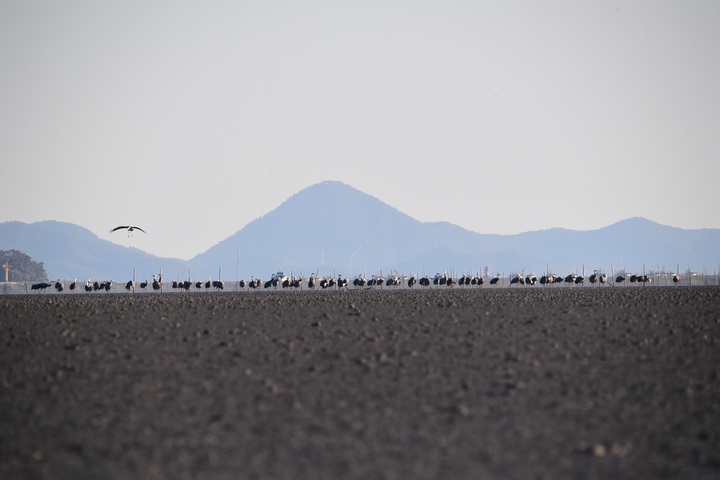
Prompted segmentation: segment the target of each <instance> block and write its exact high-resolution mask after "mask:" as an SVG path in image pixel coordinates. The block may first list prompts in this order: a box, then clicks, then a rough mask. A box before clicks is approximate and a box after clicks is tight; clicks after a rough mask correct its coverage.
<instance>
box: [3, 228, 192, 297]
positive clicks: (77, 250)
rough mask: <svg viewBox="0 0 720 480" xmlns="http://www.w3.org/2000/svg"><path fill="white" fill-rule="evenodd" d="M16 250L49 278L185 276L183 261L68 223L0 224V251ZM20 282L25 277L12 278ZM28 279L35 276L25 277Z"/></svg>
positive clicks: (117, 280)
mask: <svg viewBox="0 0 720 480" xmlns="http://www.w3.org/2000/svg"><path fill="white" fill-rule="evenodd" d="M11 249H14V250H20V251H21V252H23V253H25V254H27V255H29V256H30V257H31V258H32V259H33V260H34V261H36V262H43V264H44V266H45V271H46V272H47V274H48V278H49V279H50V280H55V279H63V280H68V279H75V278H76V279H78V280H87V279H92V280H113V281H116V282H123V283H124V282H126V281H128V280H130V279H131V278H132V275H133V269H135V271H136V275H137V280H138V282H140V281H142V280H144V279H151V278H152V275H153V274H156V273H159V272H160V271H162V272H163V276H165V278H175V277H176V276H178V275H182V276H183V278H184V277H186V276H187V262H185V261H183V260H177V259H172V258H160V257H156V256H154V255H150V254H149V253H145V252H143V251H141V250H138V249H136V248H129V247H123V246H121V245H117V244H114V243H112V242H109V241H107V240H103V239H101V238H99V237H98V236H97V235H95V234H94V233H92V232H91V231H90V230H88V229H86V228H83V227H79V226H77V225H73V224H71V223H65V222H56V221H43V222H35V223H30V224H28V223H22V222H5V223H0V250H11ZM15 280H17V281H23V280H26V279H15ZM27 280H29V281H32V280H35V279H27Z"/></svg>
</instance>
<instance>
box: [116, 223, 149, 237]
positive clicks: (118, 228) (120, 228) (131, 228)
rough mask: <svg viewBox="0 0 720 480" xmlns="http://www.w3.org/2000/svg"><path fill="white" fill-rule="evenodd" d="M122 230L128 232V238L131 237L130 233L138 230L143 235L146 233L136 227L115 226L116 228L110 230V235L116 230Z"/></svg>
mask: <svg viewBox="0 0 720 480" xmlns="http://www.w3.org/2000/svg"><path fill="white" fill-rule="evenodd" d="M123 229H125V230H127V231H128V237H132V232H134V231H135V230H140V231H141V232H143V233H147V232H146V231H145V230H143V229H142V228H140V227H136V226H134V225H120V226H117V227H115V228H113V229H112V230H110V233H112V232H116V231H118V230H123Z"/></svg>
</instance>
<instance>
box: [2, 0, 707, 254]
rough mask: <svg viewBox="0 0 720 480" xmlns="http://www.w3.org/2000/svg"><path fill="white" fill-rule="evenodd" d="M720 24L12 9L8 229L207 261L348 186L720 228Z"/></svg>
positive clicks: (318, 8)
mask: <svg viewBox="0 0 720 480" xmlns="http://www.w3.org/2000/svg"><path fill="white" fill-rule="evenodd" d="M719 24H720V2H718V1H717V0H708V1H685V0H683V1H680V0H678V1H672V2H667V1H658V0H648V1H618V2H607V1H601V2H578V1H543V2H535V1H527V2H517V1H502V2H483V1H448V0H442V1H417V0H413V1H407V2H401V1H387V0H385V1H377V2H376V1H349V2H346V1H336V0H333V1H327V2H320V1H304V2H277V1H268V0H262V1H227V2H212V1H211V2H181V1H175V0H173V1H152V2H145V1H125V0H123V1H102V2H97V1H83V2H80V1H72V0H71V1H67V2H56V1H32V2H30V1H11V0H0V68H2V74H1V75H0V158H1V159H2V180H3V183H2V191H3V193H4V195H3V201H2V202H1V203H0V221H9V220H20V221H24V222H34V221H38V220H60V221H66V222H72V223H76V224H78V225H81V226H83V227H86V228H88V229H90V230H91V231H92V232H94V233H95V234H97V235H98V236H100V237H102V238H106V239H110V240H113V241H116V242H117V243H120V244H122V245H132V246H135V247H137V248H140V249H142V250H145V251H147V252H150V253H153V254H156V255H161V256H172V257H179V258H190V257H192V256H194V255H196V254H198V253H202V252H203V251H205V250H207V249H208V248H210V247H212V246H213V245H215V244H216V243H218V242H220V241H221V240H224V239H225V238H227V237H228V236H230V235H232V234H233V233H235V232H236V231H238V230H240V229H241V228H242V227H244V226H245V225H246V224H248V223H249V222H251V221H252V220H254V219H256V218H258V217H261V216H263V215H264V214H266V213H268V212H269V211H271V210H272V209H274V208H275V207H277V206H278V205H279V204H280V203H282V202H283V201H284V200H286V199H287V198H288V197H290V196H291V195H293V194H294V193H297V192H298V191H300V190H302V189H304V188H306V187H308V186H310V185H313V184H315V183H318V182H321V181H323V180H340V181H342V182H345V183H347V184H349V185H351V186H353V187H355V188H357V189H359V190H361V191H363V192H365V193H368V194H370V195H373V196H375V197H377V198H378V199H380V200H382V201H383V202H385V203H387V204H389V205H391V206H393V207H395V208H397V209H398V210H400V211H402V212H404V213H407V214H408V215H410V216H412V217H414V218H416V219H417V220H420V221H438V220H444V221H449V222H451V223H454V224H457V225H460V226H462V227H464V228H467V229H469V230H473V231H476V232H479V233H502V234H511V233H518V232H524V231H529V230H538V229H545V228H551V227H566V228H572V229H582V230H585V229H595V228H600V227H603V226H606V225H609V224H612V223H615V222H617V221H619V220H622V219H625V218H628V217H632V216H643V217H646V218H649V219H651V220H654V221H656V222H659V223H663V224H667V225H673V226H678V227H683V228H703V227H712V228H720V208H719V206H720V188H719V187H720V166H719V165H720V164H719V162H720V53H719V52H718V47H719V46H720V28H718V25H719ZM327 201H328V202H332V199H331V198H328V200H327ZM125 223H131V224H136V225H140V226H142V227H143V228H145V229H146V230H147V231H148V235H142V234H141V233H136V234H135V236H134V237H133V238H132V239H128V238H127V234H125V233H115V234H110V233H109V230H110V229H111V228H112V227H114V226H116V225H119V224H125ZM283 233H284V234H287V236H288V241H296V240H294V239H292V232H283Z"/></svg>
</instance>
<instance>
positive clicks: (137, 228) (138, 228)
mask: <svg viewBox="0 0 720 480" xmlns="http://www.w3.org/2000/svg"><path fill="white" fill-rule="evenodd" d="M133 229H135V230H140V231H141V232H143V233H147V232H146V231H145V230H143V229H142V228H140V227H133Z"/></svg>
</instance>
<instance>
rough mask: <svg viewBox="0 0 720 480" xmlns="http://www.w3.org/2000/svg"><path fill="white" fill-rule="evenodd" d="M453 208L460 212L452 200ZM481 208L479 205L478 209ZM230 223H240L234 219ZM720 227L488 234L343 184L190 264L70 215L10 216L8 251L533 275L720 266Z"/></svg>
mask: <svg viewBox="0 0 720 480" xmlns="http://www.w3.org/2000/svg"><path fill="white" fill-rule="evenodd" d="M448 208H452V207H451V206H449V207H448ZM481 213H482V212H481V211H480V212H479V214H481ZM228 221H231V220H228ZM718 245H720V229H698V230H685V229H680V228H675V227H669V226H664V225H660V224H657V223H654V222H652V221H650V220H647V219H644V218H630V219H627V220H623V221H620V222H617V223H615V224H613V225H610V226H607V227H604V228H601V229H597V230H591V231H575V230H568V229H562V228H552V229H548V230H540V231H533V232H526V233H521V234H517V235H492V234H479V233H475V232H471V231H468V230H466V229H463V228H461V227H459V226H456V225H452V224H450V223H446V222H433V223H423V222H419V221H417V220H415V219H413V218H412V217H410V216H408V215H406V214H404V213H402V212H400V211H398V210H397V209H395V208H393V207H391V206H389V205H387V204H385V203H383V202H381V201H380V200H378V199H377V198H375V197H373V196H370V195H367V194H365V193H363V192H360V191H358V190H356V189H354V188H352V187H350V186H348V185H346V184H344V183H341V182H335V181H328V182H322V183H319V184H316V185H312V186H310V187H308V188H306V189H304V190H302V191H300V192H298V193H296V194H295V195H292V196H291V197H290V198H288V199H287V200H286V201H285V202H284V203H282V204H281V205H280V206H278V207H277V208H276V209H274V210H273V211H271V212H269V213H267V214H266V215H264V216H262V217H260V218H258V219H256V220H254V221H253V222H250V223H249V224H247V225H246V226H245V227H243V228H242V229H241V230H239V231H238V232H236V233H235V234H234V235H232V236H230V237H228V238H226V239H224V240H222V241H220V242H219V243H218V244H216V245H215V246H213V247H212V248H210V249H208V250H207V251H206V252H203V253H201V254H199V255H197V256H195V257H194V258H192V259H191V260H189V261H183V260H179V259H172V258H161V257H157V256H154V255H150V254H148V253H145V252H143V251H141V250H138V249H135V248H128V247H123V246H120V245H116V244H113V243H111V242H108V241H106V240H102V239H100V238H98V237H97V236H96V235H94V234H93V233H92V232H90V231H89V230H87V229H85V228H82V227H79V226H76V225H72V224H68V223H62V222H55V221H46V222H36V223H32V224H26V223H22V222H6V223H1V224H0V250H9V249H17V250H20V251H22V252H24V253H26V254H28V255H30V257H32V259H33V260H35V261H38V262H43V263H44V266H45V269H46V271H47V273H48V276H49V278H51V279H55V278H62V279H70V278H77V279H85V278H92V279H113V280H115V281H125V280H127V279H129V278H130V277H131V275H132V271H133V269H135V270H136V271H137V276H138V280H142V279H145V278H147V277H150V276H151V275H152V274H153V273H157V272H159V271H161V270H162V272H163V276H164V277H165V278H166V279H175V278H180V279H184V278H187V276H188V272H190V275H191V276H192V279H193V280H198V279H200V280H202V279H207V278H209V277H212V278H217V276H218V274H219V272H221V273H222V278H223V279H225V280H234V279H235V278H236V276H237V277H239V278H244V279H249V278H250V277H251V276H255V277H259V278H262V279H267V278H269V276H270V275H271V274H272V273H274V272H276V271H277V270H282V271H284V272H285V273H287V274H290V273H291V272H292V273H294V274H296V275H298V274H301V273H302V274H303V275H305V276H306V277H307V276H308V275H310V274H311V273H314V272H319V273H320V275H323V276H324V275H331V274H336V275H337V274H342V275H343V276H348V277H351V276H354V275H356V274H359V273H365V274H366V275H371V274H374V273H378V272H381V271H382V272H384V273H387V272H389V271H390V270H397V271H400V272H404V273H406V274H410V273H413V274H423V273H427V274H429V275H432V274H434V273H436V272H442V271H451V270H453V271H455V273H456V274H457V275H460V274H462V273H471V272H472V273H477V272H480V273H482V272H484V270H485V267H488V269H489V270H490V271H491V272H492V273H493V274H494V273H495V272H499V273H502V274H504V275H507V274H510V273H511V272H519V271H525V272H526V273H529V272H536V273H537V274H541V273H543V272H545V270H546V268H549V269H550V270H551V271H552V272H554V273H558V274H567V273H570V272H572V271H580V270H581V269H582V268H583V267H585V269H586V271H587V270H589V271H592V270H593V269H596V268H597V269H601V270H604V271H606V272H608V273H610V268H611V266H612V267H613V268H615V269H618V268H623V267H624V268H626V269H627V270H628V271H634V272H640V271H641V270H642V268H643V266H646V268H648V269H652V268H660V269H663V270H666V271H674V270H675V269H676V268H677V266H678V265H679V267H680V270H681V271H685V270H687V268H688V267H691V268H692V269H694V270H702V269H703V268H704V267H707V268H708V270H709V271H711V272H712V271H713V270H714V269H715V268H716V267H717V266H718V263H720V249H719V248H718Z"/></svg>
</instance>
